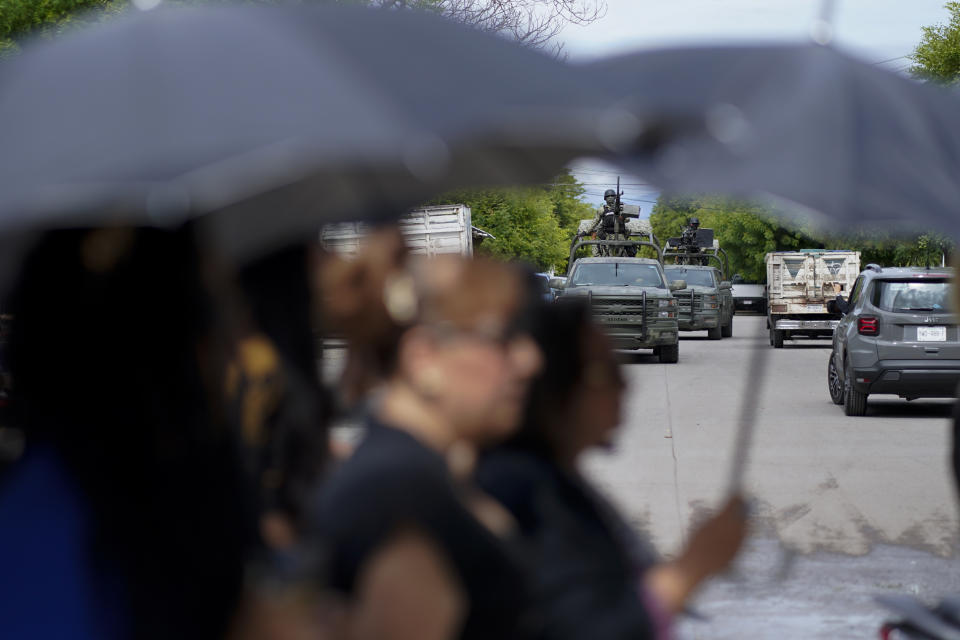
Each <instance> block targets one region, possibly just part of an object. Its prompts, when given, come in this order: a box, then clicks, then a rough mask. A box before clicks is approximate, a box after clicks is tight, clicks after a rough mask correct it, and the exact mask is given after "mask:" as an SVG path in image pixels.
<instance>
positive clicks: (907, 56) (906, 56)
mask: <svg viewBox="0 0 960 640" xmlns="http://www.w3.org/2000/svg"><path fill="white" fill-rule="evenodd" d="M911 55H912V54H909V53H908V54H906V55H902V56H897V57H896V58H890V59H889V60H880V61H878V62H871V63H870V64H887V63H888V62H896V61H897V60H902V59H904V58H909V57H910V56H911Z"/></svg>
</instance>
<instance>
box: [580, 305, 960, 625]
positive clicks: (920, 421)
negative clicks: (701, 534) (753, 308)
mask: <svg viewBox="0 0 960 640" xmlns="http://www.w3.org/2000/svg"><path fill="white" fill-rule="evenodd" d="M757 346H759V347H760V348H762V349H763V350H764V354H765V355H766V357H767V358H768V359H767V360H766V363H765V371H766V375H765V376H764V377H763V379H762V381H761V382H760V384H759V385H757V384H755V381H751V380H750V377H749V375H748V370H749V368H750V355H751V353H752V349H754V348H755V347H757ZM646 353H647V352H638V353H636V354H633V353H629V354H624V357H625V361H626V364H625V367H624V369H625V373H626V376H627V379H628V382H629V391H628V393H629V399H628V401H627V403H626V406H625V409H624V416H623V424H622V427H621V430H620V433H619V437H618V441H617V443H616V446H615V448H614V449H613V450H611V451H609V452H604V453H598V454H595V455H591V456H590V458H589V460H588V463H587V472H588V474H589V475H590V476H592V477H593V478H594V479H595V481H596V482H597V484H598V485H599V486H600V487H602V488H603V490H604V491H605V492H606V493H607V494H608V495H609V496H611V497H612V498H613V499H614V501H615V502H616V503H617V504H618V505H619V506H620V507H621V508H622V509H623V511H624V512H625V513H626V514H627V515H628V516H629V519H630V520H631V522H632V523H633V524H634V525H635V526H636V527H637V528H638V529H640V530H642V531H644V532H646V534H647V535H648V536H649V537H650V538H651V540H652V541H653V542H654V544H655V545H656V547H657V548H658V549H659V550H660V551H661V553H663V554H665V555H668V556H669V555H670V554H671V553H674V552H676V550H678V549H679V548H680V547H681V545H682V544H683V542H684V540H685V537H686V535H687V532H688V531H689V528H690V527H691V525H692V523H694V522H696V521H697V520H698V519H699V518H702V517H703V516H704V515H705V514H706V513H708V512H709V511H710V510H711V509H714V508H716V507H717V506H719V504H720V502H721V501H722V499H723V496H724V494H725V491H726V488H727V486H728V483H729V478H730V466H731V461H732V459H733V443H734V441H735V435H736V426H737V424H738V422H739V420H738V416H739V415H740V414H739V411H740V407H741V403H742V400H743V397H744V395H745V391H746V389H747V387H748V386H749V388H750V393H749V394H747V395H748V397H750V399H751V400H752V401H755V402H757V403H758V419H757V430H756V432H755V436H754V441H753V447H752V449H751V453H750V458H749V461H748V465H747V468H746V470H745V477H746V480H745V484H746V491H747V493H748V494H749V495H750V496H751V498H752V511H753V521H754V522H753V536H752V538H751V541H750V543H749V544H748V546H747V548H746V549H745V551H744V553H743V554H742V555H741V558H740V560H739V562H738V568H737V570H736V571H735V572H734V573H733V575H730V576H727V577H725V578H722V579H718V580H715V581H714V582H713V583H712V584H710V585H709V586H708V587H707V588H706V589H704V591H703V592H701V593H700V594H699V597H698V599H697V604H696V605H695V606H696V610H697V611H698V612H700V613H701V614H703V615H704V616H705V617H707V618H708V619H707V620H705V621H686V622H684V623H683V624H682V625H681V634H680V635H681V637H685V638H743V637H756V638H811V637H813V638H826V637H830V638H862V637H875V634H876V630H877V628H878V627H879V625H880V623H881V622H882V621H883V619H884V618H885V614H884V612H883V611H882V610H881V609H880V608H879V607H877V606H876V605H875V604H874V603H873V600H872V597H873V596H874V595H876V594H879V593H908V594H915V595H918V596H920V597H921V598H929V599H934V598H936V596H937V595H941V594H944V593H948V592H960V559H958V557H957V555H956V547H957V544H956V543H957V532H958V521H957V509H956V506H957V500H956V498H955V494H954V489H953V486H952V480H951V476H950V473H949V466H948V460H947V455H948V446H949V442H950V439H949V431H948V429H949V421H948V417H949V414H950V410H951V404H950V403H949V402H946V401H942V400H930V401H923V400H916V401H913V402H909V403H908V402H906V401H904V400H900V399H898V398H895V397H892V396H878V397H876V398H871V400H870V401H869V409H868V413H867V416H866V417H862V418H848V417H846V416H844V415H843V411H842V408H841V407H838V406H836V405H834V404H832V403H831V401H830V397H829V394H828V392H827V382H826V367H827V357H828V354H829V342H828V341H819V340H818V341H813V340H796V341H788V342H787V343H786V346H785V348H784V349H778V350H775V349H773V348H772V347H769V346H768V343H767V335H766V331H765V327H764V318H763V317H758V316H738V317H736V318H735V320H734V337H733V338H727V339H724V340H722V341H710V340H707V339H706V332H700V333H697V332H695V333H687V334H684V337H683V338H682V340H681V345H680V362H679V363H678V364H675V365H662V364H659V363H658V362H657V361H656V358H654V357H653V356H652V355H645V354H646Z"/></svg>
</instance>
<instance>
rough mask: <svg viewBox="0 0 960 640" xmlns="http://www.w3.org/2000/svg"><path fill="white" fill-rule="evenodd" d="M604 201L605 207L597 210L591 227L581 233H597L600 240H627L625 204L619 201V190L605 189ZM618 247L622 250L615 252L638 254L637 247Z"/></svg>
mask: <svg viewBox="0 0 960 640" xmlns="http://www.w3.org/2000/svg"><path fill="white" fill-rule="evenodd" d="M603 202H604V204H603V208H602V209H600V210H599V211H597V217H596V218H595V219H594V221H593V224H592V225H591V226H590V229H589V230H588V231H586V232H585V233H583V234H580V235H593V234H594V233H595V234H597V238H599V239H600V240H607V239H610V240H626V239H627V218H626V216H624V215H623V204H618V203H617V192H616V191H614V190H613V189H607V190H606V191H604V192H603ZM618 234H619V237H618ZM618 249H620V250H618V251H616V252H615V253H619V254H622V255H627V256H631V257H632V256H635V255H636V254H637V249H636V247H618Z"/></svg>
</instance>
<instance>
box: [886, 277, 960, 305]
mask: <svg viewBox="0 0 960 640" xmlns="http://www.w3.org/2000/svg"><path fill="white" fill-rule="evenodd" d="M949 296H950V283H949V282H947V281H946V280H878V281H877V283H876V285H874V288H873V299H872V302H873V306H875V307H877V308H879V309H883V310H884V311H948V310H950V308H951V307H950V300H949Z"/></svg>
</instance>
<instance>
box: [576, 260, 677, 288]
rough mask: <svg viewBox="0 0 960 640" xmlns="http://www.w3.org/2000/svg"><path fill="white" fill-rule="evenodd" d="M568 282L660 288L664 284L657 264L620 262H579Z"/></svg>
mask: <svg viewBox="0 0 960 640" xmlns="http://www.w3.org/2000/svg"><path fill="white" fill-rule="evenodd" d="M570 283H571V284H573V285H574V286H585V285H604V286H613V287H617V286H620V287H626V286H634V287H660V288H663V286H664V285H663V278H661V277H660V269H659V268H658V265H655V264H631V263H620V262H593V263H589V264H579V265H577V268H576V270H575V271H574V272H573V277H572V278H571V280H570Z"/></svg>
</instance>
